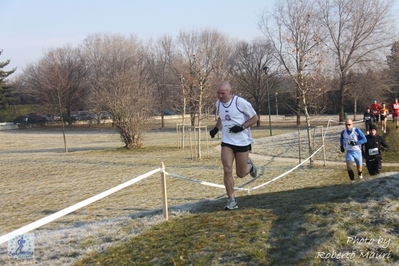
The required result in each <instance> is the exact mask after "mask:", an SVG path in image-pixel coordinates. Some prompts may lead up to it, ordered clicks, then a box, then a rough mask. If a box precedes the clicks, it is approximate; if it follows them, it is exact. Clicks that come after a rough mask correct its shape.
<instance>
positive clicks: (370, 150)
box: [369, 148, 378, 155]
mask: <svg viewBox="0 0 399 266" xmlns="http://www.w3.org/2000/svg"><path fill="white" fill-rule="evenodd" d="M377 154H378V148H373V149H369V155H377Z"/></svg>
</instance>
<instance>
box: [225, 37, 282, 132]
mask: <svg viewBox="0 0 399 266" xmlns="http://www.w3.org/2000/svg"><path fill="white" fill-rule="evenodd" d="M272 53H273V50H272V47H271V45H270V44H268V43H267V42H264V40H261V39H256V40H253V41H252V42H251V43H248V42H245V41H242V42H239V43H238V44H237V47H236V49H235V53H234V56H233V58H234V61H233V66H232V68H231V69H232V70H231V71H232V73H233V75H234V81H235V82H236V83H238V85H239V89H240V92H241V93H242V94H243V96H244V97H245V98H247V99H248V100H249V101H251V102H253V103H254V108H255V110H256V113H257V114H258V115H260V114H261V112H262V111H263V110H262V107H263V106H264V105H265V104H266V103H267V101H268V97H267V96H268V93H269V92H268V91H267V89H268V90H269V91H270V92H272V93H274V92H275V87H276V86H267V87H268V88H266V84H265V78H264V77H263V73H264V71H263V69H264V67H265V66H268V65H271V64H272V61H273V59H274V56H273V55H272ZM269 75H270V73H269ZM273 80H274V81H276V79H273ZM268 81H269V82H268V85H272V82H270V81H271V79H268ZM268 104H270V103H268ZM257 126H260V119H259V120H258V122H257Z"/></svg>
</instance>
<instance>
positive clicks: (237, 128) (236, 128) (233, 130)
mask: <svg viewBox="0 0 399 266" xmlns="http://www.w3.org/2000/svg"><path fill="white" fill-rule="evenodd" d="M243 130H244V126H243V125H241V126H237V125H236V126H233V127H231V128H230V130H229V132H230V133H238V132H241V131H243Z"/></svg>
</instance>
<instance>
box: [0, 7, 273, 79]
mask: <svg viewBox="0 0 399 266" xmlns="http://www.w3.org/2000/svg"><path fill="white" fill-rule="evenodd" d="M273 3H274V0H164V1H162V0H130V1H129V0H113V1H111V0H0V25H1V30H0V50H3V53H2V55H1V56H0V62H4V61H5V60H7V59H11V62H10V64H9V65H8V66H7V67H6V68H5V70H10V69H11V68H13V67H18V70H17V72H16V73H21V72H22V70H23V69H24V67H25V66H26V65H27V64H28V63H33V62H36V61H37V60H39V59H40V58H41V57H42V55H43V51H44V50H46V49H48V48H56V47H62V46H64V45H66V44H71V45H73V46H75V45H78V44H80V43H81V42H82V41H83V39H85V38H86V37H87V36H88V35H90V34H93V33H98V32H102V33H120V34H126V35H128V34H131V33H132V34H136V35H137V36H138V37H139V38H140V39H142V40H144V41H145V40H148V39H149V38H151V37H153V38H157V37H160V36H162V35H164V34H169V35H171V36H173V37H174V36H177V34H178V32H179V31H180V30H192V29H198V30H201V29H204V28H211V29H217V30H219V31H220V32H222V33H225V34H227V35H228V36H230V37H231V38H238V39H243V40H247V41H251V40H252V39H254V38H256V37H260V36H262V33H261V31H260V30H259V28H258V22H259V16H260V14H261V13H262V12H263V11H265V10H266V9H269V10H270V9H271V8H272V7H273ZM13 76H14V75H13ZM11 77H12V76H11Z"/></svg>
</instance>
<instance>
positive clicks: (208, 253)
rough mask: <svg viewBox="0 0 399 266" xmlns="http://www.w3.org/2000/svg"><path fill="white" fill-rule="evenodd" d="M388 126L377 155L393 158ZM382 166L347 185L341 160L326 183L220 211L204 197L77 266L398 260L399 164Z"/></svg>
mask: <svg viewBox="0 0 399 266" xmlns="http://www.w3.org/2000/svg"><path fill="white" fill-rule="evenodd" d="M388 126H389V127H390V128H388V132H387V134H386V135H384V136H385V138H386V141H387V142H388V144H389V145H390V150H389V152H387V153H384V155H383V158H384V162H390V163H397V162H398V159H397V158H398V155H399V154H398V153H399V140H398V137H399V135H398V132H397V131H396V129H395V128H394V125H393V124H392V123H390V124H389V125H388ZM255 134H256V133H255ZM319 167H320V166H319ZM319 170H320V169H319ZM365 171H366V170H365ZM383 171H384V173H389V172H392V173H390V174H386V175H380V176H377V177H373V178H366V179H365V180H364V181H361V182H356V183H353V184H352V183H350V182H348V181H349V179H348V177H347V173H346V170H345V168H344V164H343V165H342V166H330V167H329V168H326V169H325V171H324V176H323V178H324V179H326V180H328V182H327V183H324V184H322V185H315V186H314V187H303V188H301V187H299V188H293V189H286V190H282V191H274V192H266V193H262V194H256V195H244V196H241V197H239V204H240V208H239V209H238V210H234V211H223V210H221V206H223V204H224V203H225V199H216V200H209V201H204V202H203V204H202V205H201V207H199V208H198V209H196V210H194V211H192V212H190V213H187V214H185V215H182V216H178V217H174V218H172V219H170V220H168V221H165V222H163V223H161V224H158V225H156V226H154V227H152V228H151V229H148V230H146V231H145V232H144V233H142V234H141V235H139V236H137V237H134V238H132V239H131V240H130V241H128V242H127V243H124V244H115V245H113V246H112V247H111V248H109V249H107V250H106V251H105V252H103V253H96V252H93V253H91V254H89V255H88V256H86V257H85V258H84V259H82V260H80V261H78V262H77V263H76V264H75V265H398V264H399V215H398V213H399V190H398V185H399V175H398V173H397V172H398V167H395V166H384V167H383ZM308 172H309V173H310V174H311V172H312V170H311V169H310V170H309V171H308ZM292 178H295V174H294V175H293V177H292ZM282 182H283V181H282ZM82 248H85V247H82Z"/></svg>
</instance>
